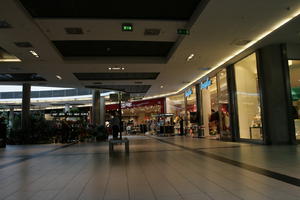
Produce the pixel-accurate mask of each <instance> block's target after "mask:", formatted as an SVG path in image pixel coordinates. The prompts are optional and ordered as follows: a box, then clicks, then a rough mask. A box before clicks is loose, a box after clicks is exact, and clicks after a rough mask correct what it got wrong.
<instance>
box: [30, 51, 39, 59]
mask: <svg viewBox="0 0 300 200" xmlns="http://www.w3.org/2000/svg"><path fill="white" fill-rule="evenodd" d="M29 52H30V53H31V54H32V55H34V56H35V57H36V58H39V57H40V56H39V55H38V54H37V53H36V52H35V51H33V50H31V51H29Z"/></svg>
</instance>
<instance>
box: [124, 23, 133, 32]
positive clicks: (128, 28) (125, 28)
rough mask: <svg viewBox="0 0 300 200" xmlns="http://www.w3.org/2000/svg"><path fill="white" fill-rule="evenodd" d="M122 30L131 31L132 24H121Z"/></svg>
mask: <svg viewBox="0 0 300 200" xmlns="http://www.w3.org/2000/svg"><path fill="white" fill-rule="evenodd" d="M122 31H133V26H132V24H122Z"/></svg>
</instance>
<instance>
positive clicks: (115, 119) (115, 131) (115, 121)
mask: <svg viewBox="0 0 300 200" xmlns="http://www.w3.org/2000/svg"><path fill="white" fill-rule="evenodd" d="M111 126H112V132H113V139H114V140H116V139H118V135H119V131H120V119H119V117H118V116H117V115H116V114H114V115H113V118H112V120H111Z"/></svg>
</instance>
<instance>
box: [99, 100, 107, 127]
mask: <svg viewBox="0 0 300 200" xmlns="http://www.w3.org/2000/svg"><path fill="white" fill-rule="evenodd" d="M99 106H100V125H102V126H104V125H105V112H106V110H105V98H104V97H102V96H101V95H100V105H99Z"/></svg>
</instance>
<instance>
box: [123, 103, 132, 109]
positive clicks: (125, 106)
mask: <svg viewBox="0 0 300 200" xmlns="http://www.w3.org/2000/svg"><path fill="white" fill-rule="evenodd" d="M131 107H132V103H131V102H126V103H122V104H121V108H131Z"/></svg>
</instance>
